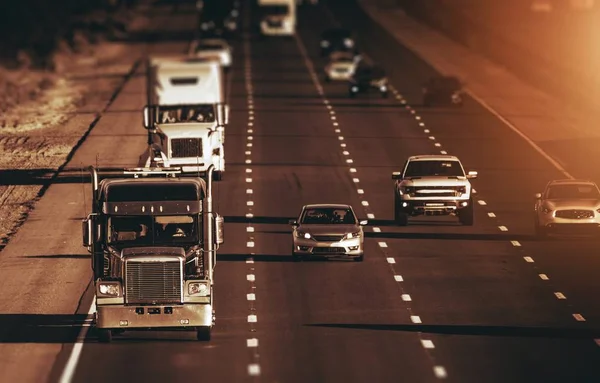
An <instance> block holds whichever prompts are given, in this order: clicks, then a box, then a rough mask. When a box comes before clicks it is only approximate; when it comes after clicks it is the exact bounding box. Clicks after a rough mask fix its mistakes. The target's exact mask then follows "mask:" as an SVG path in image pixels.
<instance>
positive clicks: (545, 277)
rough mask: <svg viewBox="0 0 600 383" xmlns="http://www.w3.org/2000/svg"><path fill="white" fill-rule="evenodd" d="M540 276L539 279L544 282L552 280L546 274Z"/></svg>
mask: <svg viewBox="0 0 600 383" xmlns="http://www.w3.org/2000/svg"><path fill="white" fill-rule="evenodd" d="M538 275H539V277H540V279H541V280H542V281H548V280H550V278H548V276H547V275H546V274H538Z"/></svg>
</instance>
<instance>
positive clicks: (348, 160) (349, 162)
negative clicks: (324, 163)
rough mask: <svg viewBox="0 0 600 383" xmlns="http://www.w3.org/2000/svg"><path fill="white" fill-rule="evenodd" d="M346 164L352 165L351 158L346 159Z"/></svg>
mask: <svg viewBox="0 0 600 383" xmlns="http://www.w3.org/2000/svg"><path fill="white" fill-rule="evenodd" d="M346 163H348V164H352V163H354V161H353V160H352V159H351V158H348V159H347V160H346Z"/></svg>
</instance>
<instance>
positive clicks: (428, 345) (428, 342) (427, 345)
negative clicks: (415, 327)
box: [421, 339, 435, 348]
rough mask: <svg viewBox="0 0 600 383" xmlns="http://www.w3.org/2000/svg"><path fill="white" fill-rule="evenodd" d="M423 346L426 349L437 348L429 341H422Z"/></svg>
mask: <svg viewBox="0 0 600 383" xmlns="http://www.w3.org/2000/svg"><path fill="white" fill-rule="evenodd" d="M421 344H422V345H423V347H424V348H435V346H434V344H433V342H432V341H431V340H429V339H421Z"/></svg>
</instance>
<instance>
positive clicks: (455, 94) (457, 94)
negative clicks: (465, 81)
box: [423, 76, 464, 106]
mask: <svg viewBox="0 0 600 383" xmlns="http://www.w3.org/2000/svg"><path fill="white" fill-rule="evenodd" d="M463 93H464V91H463V85H462V83H461V81H460V80H459V79H458V78H457V77H455V76H436V77H431V78H430V79H429V80H428V81H427V82H426V83H425V84H424V85H423V105H424V106H432V105H436V104H441V105H456V106H462V104H463Z"/></svg>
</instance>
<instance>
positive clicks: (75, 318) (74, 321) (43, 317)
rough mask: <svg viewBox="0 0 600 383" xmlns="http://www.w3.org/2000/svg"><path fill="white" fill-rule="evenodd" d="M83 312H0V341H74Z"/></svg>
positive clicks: (84, 319)
mask: <svg viewBox="0 0 600 383" xmlns="http://www.w3.org/2000/svg"><path fill="white" fill-rule="evenodd" d="M85 323H88V324H89V323H90V322H89V321H88V320H87V315H85V314H0V343H74V342H75V340H76V339H77V336H78V334H79V332H80V331H81V328H82V327H83V325H84V324H85Z"/></svg>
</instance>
